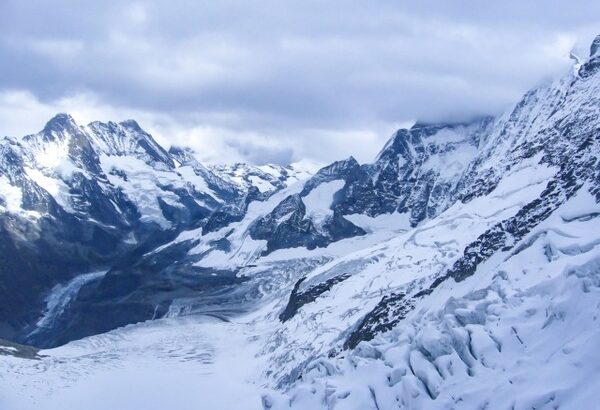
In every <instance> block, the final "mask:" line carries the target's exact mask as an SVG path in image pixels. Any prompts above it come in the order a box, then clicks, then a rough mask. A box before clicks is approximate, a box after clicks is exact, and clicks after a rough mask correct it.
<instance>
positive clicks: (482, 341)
mask: <svg viewBox="0 0 600 410" xmlns="http://www.w3.org/2000/svg"><path fill="white" fill-rule="evenodd" d="M597 44H598V43H597V41H595V43H594V45H592V53H591V56H590V58H589V59H588V60H587V61H584V62H583V63H582V64H581V67H580V68H579V70H578V71H574V72H572V73H570V74H568V75H567V76H565V77H563V78H562V79H560V80H558V81H555V82H553V83H551V84H548V85H546V86H542V87H539V88H537V89H534V90H532V91H530V92H528V93H526V94H525V95H524V96H523V98H522V99H521V100H520V101H519V102H518V103H517V104H516V105H515V106H514V107H513V109H512V110H510V111H508V112H507V113H505V114H504V115H502V116H499V117H497V118H494V119H485V120H483V122H482V123H480V124H481V125H482V128H481V130H482V131H481V132H480V131H476V132H474V133H472V134H471V133H467V134H470V135H471V136H472V138H471V137H467V138H464V139H463V138H461V140H462V141H464V142H467V141H468V142H467V146H468V147H471V151H470V153H469V157H468V159H467V158H465V162H463V164H464V165H462V166H461V167H460V171H459V172H457V173H456V177H454V176H453V177H450V178H447V179H446V181H451V182H450V183H448V184H443V185H445V186H447V187H448V190H447V191H446V192H447V193H446V194H444V195H442V196H441V197H440V199H442V200H441V201H436V200H435V196H433V197H432V196H425V197H424V198H427V201H424V200H421V201H416V202H413V204H415V205H413V206H416V204H417V203H421V204H425V203H427V204H429V205H427V207H428V209H431V213H428V212H425V211H424V210H423V209H420V208H419V207H416V208H413V209H416V210H417V213H415V211H413V210H411V208H410V206H409V207H407V208H404V210H405V211H408V212H409V215H410V221H411V223H412V224H414V223H415V222H417V221H419V220H420V222H418V224H417V225H416V226H415V227H413V228H412V229H408V230H406V231H405V232H402V233H400V234H399V235H397V236H396V237H395V238H393V239H391V240H387V241H385V242H382V243H377V244H374V245H373V246H372V247H370V248H367V249H362V250H361V251H359V252H355V253H350V254H346V255H344V256H343V257H341V258H339V259H338V260H336V259H334V260H333V261H329V262H328V263H327V264H326V265H324V266H323V267H321V268H320V269H317V270H315V271H313V272H311V273H309V274H308V275H307V276H306V278H305V279H303V281H302V282H298V284H297V286H296V287H294V288H293V289H291V292H290V297H289V298H288V300H287V305H286V304H283V303H282V304H280V305H279V306H280V309H282V310H281V311H280V312H282V313H281V315H282V316H280V318H281V319H283V320H284V322H283V323H281V325H280V328H279V329H278V330H277V331H276V332H275V333H276V336H273V337H272V339H271V340H272V341H273V342H272V343H270V344H269V345H268V347H267V350H269V351H270V352H276V353H273V354H272V355H271V356H270V360H271V364H272V365H273V366H275V365H277V366H280V367H281V368H284V370H281V371H276V372H274V373H275V374H270V377H272V378H273V379H275V380H277V381H278V383H279V386H280V387H281V388H282V390H284V391H285V394H281V393H274V394H273V395H271V396H269V397H268V398H267V399H265V400H264V401H265V402H266V403H268V406H265V408H271V409H280V408H290V407H291V408H299V409H304V408H346V406H349V405H350V406H351V407H352V408H392V407H394V408H395V407H396V406H398V407H400V408H451V407H454V406H456V405H457V403H460V406H461V407H468V408H478V407H488V408H505V407H512V408H532V407H540V408H543V407H544V406H552V407H561V408H578V407H580V406H584V407H585V406H586V405H589V403H591V402H592V401H593V400H594V399H593V396H594V393H593V392H594V390H595V389H596V388H597V387H596V386H597V383H596V382H590V376H589V375H590V374H595V373H596V372H597V360H596V358H597V354H596V352H595V348H594V347H593V346H594V345H595V344H596V343H597V342H598V341H600V332H599V331H597V328H596V329H594V330H592V331H588V330H584V329H585V327H586V325H585V323H591V322H594V321H595V320H596V317H597V314H598V312H597V309H596V308H590V306H592V305H593V306H597V302H598V296H599V295H600V293H599V289H600V288H598V286H597V285H598V281H597V276H598V273H599V272H600V270H599V269H598V267H599V265H598V261H599V260H600V259H599V258H600V253H599V248H598V244H600V238H599V237H598V233H597V231H596V229H597V227H596V225H597V224H598V221H599V219H598V215H600V213H599V210H600V182H599V181H600V138H599V135H600V121H599V118H600V117H598V112H599V107H600V97H599V95H600V94H599V92H600V73H598V69H597V65H598V62H597V53H598V48H597ZM438 127H439V128H438ZM461 127H462V126H461ZM436 128H437V129H438V131H436V130H435V129H436ZM452 128H454V127H450V129H452ZM442 129H448V125H439V126H435V125H434V126H431V125H417V126H415V127H413V128H412V129H411V130H405V131H401V132H399V133H397V134H396V135H395V137H394V138H393V139H392V140H391V141H390V143H388V145H387V146H386V147H385V148H384V150H383V151H382V153H381V154H380V156H379V157H378V159H377V161H376V163H377V162H379V161H382V160H383V161H384V162H387V163H388V164H389V163H390V161H389V160H387V159H389V158H390V157H391V158H398V159H400V158H401V163H402V164H405V163H409V164H411V166H410V167H409V168H408V169H410V170H411V172H412V171H413V170H414V169H416V168H415V165H414V164H418V163H419V161H418V160H416V158H419V156H420V155H422V154H421V153H422V152H423V151H424V150H423V148H422V147H423V146H424V144H423V142H425V141H427V139H428V138H430V136H432V135H435V134H436V133H439V132H440V130H442ZM460 134H461V135H466V134H465V133H462V132H461V133H460ZM446 135H448V134H446ZM430 141H431V140H430ZM446 141H448V140H446ZM425 144H426V143H425ZM430 147H431V145H430ZM463 148H464V147H461V149H460V151H461V152H465V150H464V149H463ZM468 151H469V150H467V152H468ZM430 152H431V149H430ZM442 152H443V151H442ZM390 153H392V155H391V156H390ZM398 154H399V155H398ZM439 158H440V157H438V159H436V163H438V164H447V163H444V162H443V161H440V160H439ZM424 162H425V164H427V160H425V161H424ZM457 162H460V161H457ZM416 167H417V168H419V169H420V170H421V171H420V172H418V173H417V177H416V179H417V181H416V183H415V184H414V185H413V184H410V183H408V184H406V183H400V184H398V185H399V186H402V185H404V186H406V185H408V186H409V189H410V190H411V194H409V195H404V196H403V195H401V194H400V195H399V194H398V193H397V192H398V191H396V195H394V196H393V197H392V198H400V197H403V198H406V197H408V198H411V197H414V195H413V193H414V192H420V193H422V192H425V191H427V190H423V189H420V188H419V187H420V186H423V184H426V183H427V182H426V181H427V179H428V172H430V170H431V169H432V168H431V166H430V165H426V166H423V164H421V165H416ZM440 168H442V169H443V171H442V170H441V169H440ZM440 168H438V172H439V174H438V177H441V176H442V175H444V171H447V168H448V167H447V166H444V167H440ZM379 169H383V168H379ZM457 169H458V168H457ZM451 174H454V173H452V172H451ZM372 175H377V174H376V173H373V174H372ZM405 175H407V180H408V181H410V179H411V178H410V175H411V173H408V174H405ZM446 175H449V173H446ZM383 180H384V181H390V180H391V179H390V178H387V177H385V176H384V179H383ZM434 185H435V183H434ZM394 189H395V188H394ZM390 191H391V192H393V189H392V190H390ZM431 192H433V190H432V191H431ZM446 201H449V202H446ZM392 203H394V202H392ZM409 203H410V201H409ZM431 204H439V205H437V209H438V210H437V211H435V210H434V209H435V208H436V207H435V206H431ZM396 209H398V208H396ZM423 215H424V217H422V216H423ZM366 261H369V262H368V263H367V264H365V265H361V262H366ZM355 266H362V267H360V268H358V269H356V268H355ZM340 272H349V273H351V274H350V276H348V277H347V278H345V279H344V280H343V281H340V282H336V283H333V284H332V285H331V286H329V285H330V284H331V282H330V280H331V278H335V277H336V275H338V274H339V273H340ZM305 281H310V282H311V284H310V286H308V285H307V286H305V287H304V289H309V288H316V287H318V286H320V287H322V288H326V291H325V292H323V293H322V294H320V296H319V297H317V298H312V297H311V298H303V297H302V284H303V283H304V282H305ZM299 301H300V302H301V303H298V302H299ZM290 306H291V307H293V309H291V308H290ZM296 306H299V307H297V308H296ZM576 323H578V324H580V325H581V326H580V325H575V324H576ZM574 326H576V327H577V329H574ZM309 329H310V330H309ZM306 332H310V334H311V337H310V338H303V334H305V333H306ZM565 346H568V347H567V348H566V349H565ZM305 349H306V350H305ZM290 350H293V352H294V353H290ZM559 351H560V352H561V353H560V354H559V355H558V356H557V354H556V353H557V352H559ZM298 352H302V353H298ZM586 358H587V359H586ZM589 358H593V359H591V360H592V362H594V364H592V363H591V362H590V361H589ZM579 360H582V361H583V362H585V363H586V364H585V365H582V363H583V362H581V361H579ZM540 366H542V367H543V368H544V378H543V380H544V382H543V383H538V382H537V381H536V380H539V379H538V378H536V377H533V375H535V374H538V370H539V368H540ZM270 368H273V367H270ZM565 374H573V375H575V374H576V375H577V376H574V377H573V378H572V379H570V380H569V381H568V382H565V379H564V375H565ZM529 375H531V377H530V376H529ZM290 386H291V388H290ZM290 403H291V404H290Z"/></svg>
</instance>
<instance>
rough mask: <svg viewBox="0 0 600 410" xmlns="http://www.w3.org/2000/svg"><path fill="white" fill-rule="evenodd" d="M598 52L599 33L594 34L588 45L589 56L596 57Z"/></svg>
mask: <svg viewBox="0 0 600 410" xmlns="http://www.w3.org/2000/svg"><path fill="white" fill-rule="evenodd" d="M598 52H600V35H598V36H596V38H595V39H594V41H592V44H591V46H590V58H592V57H596V55H597V54H598Z"/></svg>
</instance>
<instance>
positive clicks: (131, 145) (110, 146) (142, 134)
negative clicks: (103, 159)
mask: <svg viewBox="0 0 600 410" xmlns="http://www.w3.org/2000/svg"><path fill="white" fill-rule="evenodd" d="M86 128H87V130H88V131H89V135H90V138H91V140H92V141H93V142H94V145H95V146H96V147H97V149H98V150H99V151H101V152H102V153H104V154H106V155H117V156H124V155H135V156H137V157H139V158H140V159H142V160H144V161H145V162H150V163H162V164H164V166H165V167H168V168H174V166H175V164H174V162H173V159H172V158H171V157H170V155H169V154H168V152H167V151H165V149H164V148H163V147H161V146H160V145H159V144H158V143H157V142H156V141H155V140H154V138H152V136H151V135H150V134H148V133H147V132H146V131H144V130H143V129H142V128H141V127H140V126H139V125H138V123H137V122H135V121H134V120H127V121H123V122H121V123H118V124H117V123H114V122H108V123H103V122H99V121H95V122H92V123H90V124H89V125H88V126H87V127H86Z"/></svg>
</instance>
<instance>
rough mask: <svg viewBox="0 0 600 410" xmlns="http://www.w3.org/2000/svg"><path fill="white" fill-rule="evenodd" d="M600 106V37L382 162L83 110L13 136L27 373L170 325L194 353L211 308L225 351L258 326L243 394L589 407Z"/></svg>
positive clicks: (399, 140) (321, 404) (410, 140)
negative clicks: (266, 157)
mask: <svg viewBox="0 0 600 410" xmlns="http://www.w3.org/2000/svg"><path fill="white" fill-rule="evenodd" d="M599 113H600V36H599V37H597V38H596V40H595V41H594V42H593V44H592V46H591V50H590V56H589V57H588V58H587V59H585V60H583V61H581V62H579V63H577V64H576V65H575V66H574V67H573V69H572V70H571V71H570V72H569V73H567V75H565V76H564V77H562V78H560V79H558V80H555V81H553V82H552V83H550V84H546V85H543V86H540V87H538V88H535V89H533V90H531V91H529V92H527V93H526V94H525V95H524V96H523V97H522V99H521V100H520V101H518V102H517V103H516V104H515V105H514V106H513V107H512V108H511V109H509V110H507V111H506V112H505V113H504V114H502V115H499V116H496V117H481V118H474V119H470V120H468V121H464V122H460V123H423V122H417V123H416V124H415V125H414V126H412V127H411V128H409V129H401V130H398V131H397V132H395V133H394V134H393V135H392V136H391V138H390V139H389V141H388V142H387V144H386V145H385V146H384V147H383V148H382V149H381V151H380V153H379V154H378V155H377V157H376V158H375V159H374V160H373V161H372V162H370V163H364V164H360V163H359V162H358V161H356V159H354V158H353V157H350V158H348V159H344V160H340V161H337V162H334V163H332V164H330V165H327V166H325V167H322V168H320V169H312V167H311V166H308V165H306V164H303V163H297V164H292V165H290V166H286V167H283V166H278V165H263V166H254V165H248V164H235V165H219V166H215V165H205V164H202V163H201V162H200V161H198V160H197V157H198V155H197V154H196V153H194V152H193V151H192V150H190V149H188V148H183V147H172V148H170V149H168V150H166V149H165V148H163V147H161V146H160V145H159V144H158V143H157V142H156V141H155V140H154V139H153V138H152V136H151V135H149V134H148V133H147V132H145V131H144V130H143V129H142V128H141V127H140V126H139V125H138V124H137V123H136V122H135V121H133V120H128V121H124V122H121V123H113V122H109V123H101V122H93V123H90V124H88V125H86V126H80V125H78V124H76V123H75V121H74V120H73V119H72V118H71V117H70V116H69V115H67V114H58V115H57V116H55V117H54V118H52V119H51V120H50V121H49V122H48V123H47V124H46V126H45V127H44V129H43V130H42V131H40V132H39V133H37V134H33V135H28V136H25V137H23V138H18V139H17V138H5V139H3V140H1V141H0V260H1V261H2V262H3V263H2V264H1V265H0V338H3V339H6V340H10V342H8V341H7V342H5V344H4V346H5V347H4V350H5V352H7V354H9V353H10V359H9V360H10V366H9V367H8V369H10V370H7V371H11V372H13V373H11V374H14V375H15V376H14V380H16V382H8V385H11V386H17V384H19V385H22V384H23V383H25V384H27V382H28V381H31V380H37V381H39V380H40V378H41V377H44V376H43V375H44V374H54V373H52V372H58V373H60V374H62V375H63V376H60V377H63V378H66V379H67V380H69V376H68V375H69V374H76V375H80V374H81V372H82V371H83V370H82V369H83V367H81V363H82V361H85V360H87V359H84V358H89V357H93V358H94V360H96V362H98V361H99V362H102V363H108V362H106V361H107V360H108V361H109V362H110V360H116V361H117V362H119V363H121V364H122V365H123V363H125V364H126V363H128V361H127V360H129V359H128V358H130V357H132V356H131V355H134V356H135V353H132V352H135V350H134V349H132V348H131V347H128V348H127V349H125V348H123V347H122V343H124V342H122V339H121V338H124V339H125V340H128V341H131V340H135V341H137V342H136V343H146V342H142V340H146V341H147V340H153V339H152V337H155V336H153V335H155V334H159V333H160V332H163V333H160V334H161V335H168V337H167V336H164V340H163V339H160V341H159V342H156V343H155V344H152V345H149V346H150V347H148V349H149V351H151V352H155V353H156V354H155V356H156V357H157V359H156V360H158V361H161V360H165V361H168V360H171V359H169V358H173V357H176V358H178V359H180V358H182V357H186V360H192V359H189V357H188V356H186V355H188V353H185V354H184V352H186V351H187V350H186V347H190V346H192V345H193V346H194V349H204V348H206V346H204V347H202V346H196V344H197V343H199V342H198V341H193V342H192V341H191V340H192V339H194V335H201V334H202V335H203V334H204V333H202V332H205V333H206V332H208V330H206V329H209V330H210V332H212V333H211V334H212V336H210V337H209V336H207V337H208V339H207V340H209V339H210V338H211V337H212V338H213V339H214V340H216V341H215V342H214V343H213V345H211V346H209V347H208V348H206V349H208V350H207V351H211V349H214V350H215V351H218V350H219V349H221V350H223V349H225V348H227V349H230V350H227V351H231V350H235V349H237V348H238V347H240V346H238V345H234V344H233V341H234V340H235V341H236V343H238V342H239V343H241V344H248V346H251V347H250V348H248V347H246V348H243V349H242V348H241V347H240V349H241V351H242V353H239V354H240V355H242V354H244V353H243V352H246V351H248V352H251V354H250V353H248V355H247V356H244V360H240V361H239V363H236V365H239V366H240V368H244V369H252V370H253V371H252V372H249V373H251V375H248V374H246V373H245V372H244V371H241V372H240V374H241V375H243V376H244V377H246V378H247V379H250V380H252V381H253V383H255V384H259V385H260V386H261V390H260V392H259V393H256V397H257V399H256V402H255V403H249V404H248V403H246V404H245V405H244V406H242V407H240V408H260V407H261V406H262V408H263V409H284V408H285V409H289V408H294V409H296V408H297V409H318V408H323V409H325V408H327V409H370V408H373V409H390V408H415V409H416V408H494V409H495V408H502V409H504V408H515V409H525V408H589V407H590V406H591V405H592V403H593V399H594V395H595V391H596V390H597V388H599V387H600V384H599V382H598V380H600V379H598V377H597V374H598V372H599V371H600V368H599V366H600V357H599V356H598V352H597V348H596V346H597V345H598V343H599V342H600V327H598V323H597V318H598V314H599V313H600V312H599V309H600V247H599V246H598V245H599V244H600V234H599V232H600V225H599V224H600V218H598V217H599V216H600V160H599V156H600V115H599ZM186 318H187V319H186ZM198 318H204V319H206V318H211V320H213V321H212V322H210V323H209V324H205V323H204V324H203V323H201V324H199V325H198V324H196V323H195V322H194V324H190V322H189V321H187V320H192V321H193V320H197V319H198ZM184 319H185V320H184ZM136 323H137V325H132V324H136ZM127 325H132V326H127ZM124 326H126V327H124ZM195 326H198V329H201V330H198V329H197V328H196V327H195ZM203 326H204V327H203ZM153 329H154V330H153ZM202 329H204V330H202ZM240 329H243V330H240ZM153 331H154V332H157V333H152V332H153ZM106 332H108V333H106ZM195 332H198V333H195ZM240 332H241V333H240ZM147 333H148V334H147ZM235 335H237V336H235ZM161 337H162V336H161ZM198 337H200V336H198ZM236 337H237V339H236ZM145 338H149V339H145ZM161 343H162V344H161ZM207 343H208V342H207ZM1 344H2V343H0V345H1ZM167 344H171V345H172V347H173V351H172V352H173V353H172V354H165V351H164V350H163V349H166V345H167ZM27 345H29V346H33V347H27ZM57 346H61V347H58V348H57ZM98 346H110V348H108V347H106V348H102V349H100V350H98ZM115 346H117V347H118V348H117V347H115ZM119 346H121V347H119ZM128 346H129V345H128ZM0 349H2V348H1V347H0ZM28 349H30V350H28ZM37 349H46V350H41V351H38V350H37ZM47 349H49V350H47ZM152 349H155V350H152ZM108 351H110V352H113V353H114V355H115V357H117V359H114V357H112V356H111V358H110V360H109V359H107V352H108ZM73 352H75V353H73ZM115 352H116V353H115ZM170 352H171V351H170ZM174 352H178V353H174ZM149 354H154V353H149ZM190 354H191V353H190ZM94 355H95V356H94ZM217 356H218V355H217ZM32 357H33V359H32ZM32 360H33V361H36V362H41V363H45V365H44V366H45V367H44V369H45V370H44V371H45V372H46V373H44V372H41V373H42V376H40V372H35V371H33V368H34V366H33V365H31V364H28V363H31V362H32ZM61 360H62V361H61ZM193 360H195V359H193ZM193 360H192V361H193ZM209 362H210V361H209ZM49 363H51V365H50V364H49ZM57 363H60V364H57ZM161 363H162V362H161ZM202 363H203V366H204V365H208V364H207V363H208V362H202ZM249 363H250V364H249ZM228 364H230V363H228ZM78 366H79V367H78ZM38 367H39V366H38ZM15 369H16V370H15ZM74 369H76V370H74ZM540 370H541V371H540ZM69 372H75V373H69ZM78 372H79V373H78ZM217 373H218V372H217ZM232 373H236V372H235V371H233V370H232V371H231V372H228V373H227V374H228V375H229V376H228V377H232V378H234V379H235V377H236V376H235V375H232ZM65 374H66V375H67V376H64V375H65ZM542 376H543V377H542ZM57 377H59V376H57ZM73 379H76V377H75V376H73ZM246 381H247V380H246ZM11 383H12V384H11ZM73 383H74V382H73ZM73 383H70V382H69V383H66V384H67V385H69V386H71V385H75V384H73ZM209 385H210V384H209ZM15 388H16V387H15ZM25 390H27V389H26V388H25ZM242 390H243V389H242ZM238 405H239V403H238Z"/></svg>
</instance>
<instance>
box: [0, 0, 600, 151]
mask: <svg viewBox="0 0 600 410" xmlns="http://www.w3.org/2000/svg"><path fill="white" fill-rule="evenodd" d="M405 3H407V4H400V3H399V2H393V1H381V2H359V1H350V2H348V1H343V2H342V1H329V2H322V1H313V0H308V1H288V2H281V1H251V2H248V1H241V0H240V1H220V2H190V1H183V0H169V1H162V0H154V1H143V2H138V3H130V2H122V1H117V0H109V1H104V2H93V1H77V2H73V1H67V0H55V1H53V2H47V1H43V0H37V1H35V0H30V1H27V2H23V1H19V0H3V1H2V2H1V3H0V72H1V73H2V75H1V76H0V93H5V94H7V93H12V94H10V95H14V93H21V94H20V95H22V93H25V94H26V95H27V96H28V97H29V98H28V99H21V100H19V101H23V103H25V102H26V100H27V101H30V102H31V104H32V108H31V112H38V113H39V115H40V116H41V115H42V113H43V115H45V114H46V111H48V110H52V108H53V107H56V109H57V111H58V110H60V109H62V108H63V107H66V108H69V107H71V106H74V104H73V101H77V102H78V104H80V105H79V106H75V108H82V107H81V104H82V103H87V104H90V107H87V111H88V112H90V113H92V112H93V113H100V114H99V115H100V116H102V115H109V114H110V115H113V114H115V113H116V115H125V114H127V115H136V116H137V117H138V118H139V117H140V116H141V117H142V118H140V120H141V122H142V124H143V125H146V126H147V127H149V128H150V129H151V130H153V131H154V132H156V133H159V134H160V137H161V138H162V139H163V140H164V141H167V142H169V141H171V142H173V143H178V144H180V143H183V142H185V143H189V144H191V145H194V146H195V147H196V148H197V149H198V150H199V151H200V152H201V153H211V154H210V155H209V154H206V156H205V158H206V159H208V160H219V159H220V160H223V158H222V156H219V155H215V152H218V150H219V149H223V150H224V152H227V153H229V154H230V155H229V154H228V155H229V156H230V157H231V159H235V160H243V159H247V160H250V161H255V162H256V161H258V162H260V161H261V160H262V159H265V158H266V159H269V160H274V161H278V162H282V161H287V160H297V159H299V158H301V157H303V156H308V157H310V158H313V159H316V160H319V161H329V160H333V159H337V158H340V157H343V156H346V155H347V154H348V155H349V154H350V153H352V152H349V151H350V149H354V148H359V149H360V152H359V153H358V156H359V159H363V160H368V159H369V157H370V156H372V155H374V154H375V153H376V152H377V151H378V149H379V148H380V145H381V144H382V143H383V141H384V140H385V139H386V137H387V136H388V135H389V134H391V133H392V132H393V131H394V128H395V127H397V126H398V125H399V124H401V123H403V122H407V121H411V120H415V119H425V120H431V121H436V120H460V119H465V118H468V117H472V116H476V115H481V114H489V113H492V114H493V113H497V112H499V111H501V110H503V109H505V108H507V107H508V106H509V105H510V104H511V103H512V102H515V100H516V99H517V98H518V97H519V95H520V94H521V93H522V92H524V91H525V90H526V89H528V88H530V87H531V86H534V85H536V84H537V83H539V82H541V81H544V80H546V79H548V78H552V77H555V76H557V75H559V74H560V73H561V72H563V71H565V70H566V69H567V68H568V65H569V60H568V52H569V51H570V49H571V47H573V45H574V44H576V43H577V42H579V44H583V45H586V46H587V44H586V43H587V42H589V41H590V40H591V38H592V37H593V35H595V34H596V33H595V30H598V26H599V25H598V20H599V19H598V17H597V16H599V15H600V4H599V3H598V2H593V1H571V2H569V4H567V3H565V2H562V1H561V2H559V1H541V0H540V1H530V2H523V1H512V0H511V1H505V2H485V3H484V2H480V1H475V0H471V1H454V2H448V1H444V0H438V1H424V2H405ZM10 95H9V97H10ZM82 96H85V98H83V97H82ZM7 98H8V97H6V95H5V96H4V100H7ZM8 100H10V101H12V103H11V104H12V105H10V104H4V105H3V104H2V101H3V100H2V98H0V119H5V118H11V117H14V115H13V114H12V111H11V110H15V109H16V108H15V104H18V103H17V102H15V100H14V99H12V100H11V99H10V98H8ZM65 101H70V105H69V104H68V103H65ZM40 107H43V109H42V108H40ZM84 108H85V107H84ZM3 109H4V112H2V110H3ZM22 110H23V108H20V111H22ZM101 119H104V118H101ZM106 119H108V118H106ZM113 119H117V120H118V119H121V118H113ZM31 121H32V124H28V123H26V124H22V129H23V133H25V132H32V131H34V130H35V129H36V128H32V127H34V125H36V124H37V123H36V121H37V122H39V121H40V120H39V119H34V118H32V120H31ZM33 123H36V124H33ZM2 126H3V125H2V124H0V133H9V132H19V131H20V126H19V124H15V123H13V124H12V125H10V126H6V125H5V127H6V130H2V129H1V127H2ZM324 148H326V149H324ZM361 155H362V158H361Z"/></svg>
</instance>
